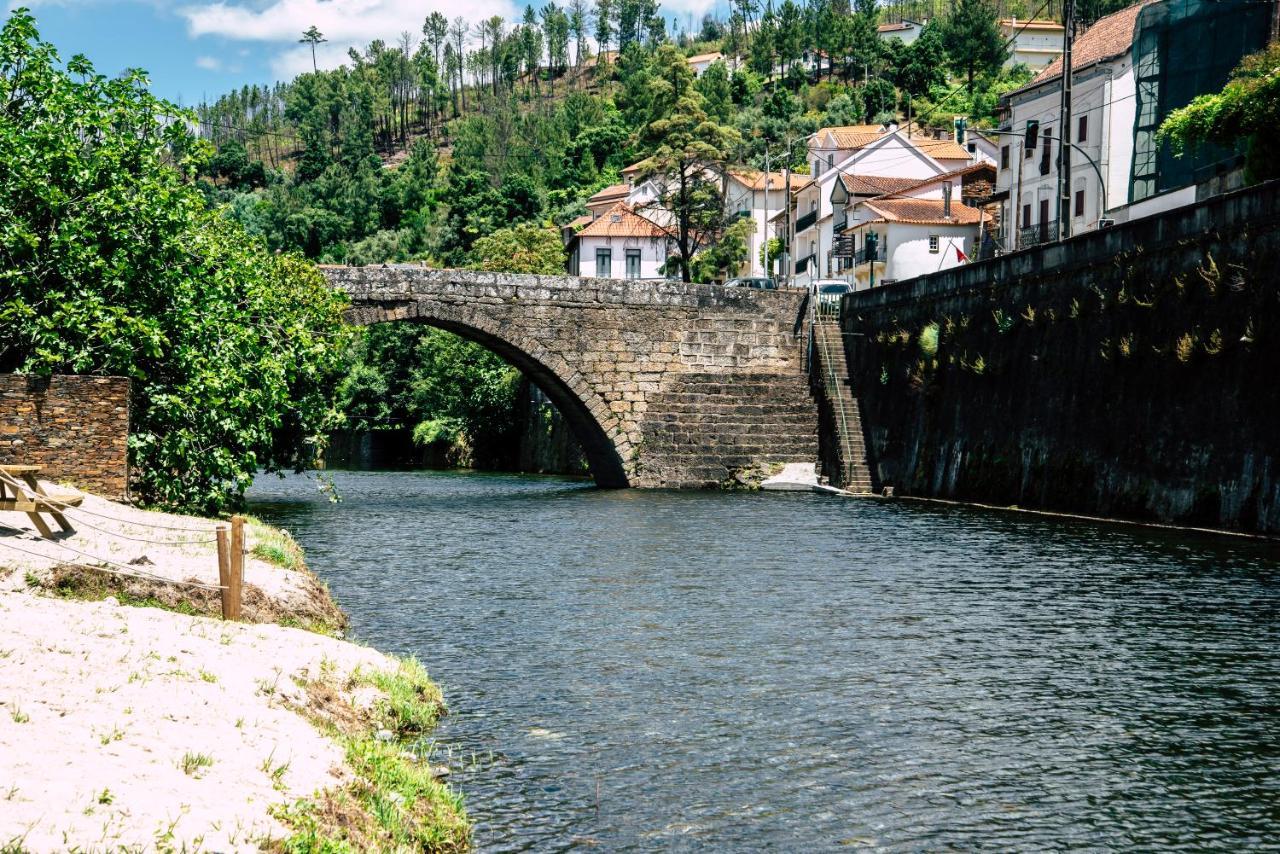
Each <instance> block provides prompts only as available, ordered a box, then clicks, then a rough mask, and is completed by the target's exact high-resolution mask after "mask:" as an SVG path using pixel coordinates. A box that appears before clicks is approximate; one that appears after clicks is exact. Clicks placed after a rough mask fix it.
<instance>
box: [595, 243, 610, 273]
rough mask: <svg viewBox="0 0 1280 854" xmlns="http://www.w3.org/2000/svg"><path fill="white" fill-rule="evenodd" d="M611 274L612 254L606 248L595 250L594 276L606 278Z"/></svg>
mask: <svg viewBox="0 0 1280 854" xmlns="http://www.w3.org/2000/svg"><path fill="white" fill-rule="evenodd" d="M612 274H613V256H612V255H611V254H610V252H609V250H608V249H597V250H596V278H598V279H607V278H609V276H610V275H612Z"/></svg>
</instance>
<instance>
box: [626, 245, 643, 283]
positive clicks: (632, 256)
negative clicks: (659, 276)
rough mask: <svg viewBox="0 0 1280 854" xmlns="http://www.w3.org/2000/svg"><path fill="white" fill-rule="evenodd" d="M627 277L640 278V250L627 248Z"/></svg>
mask: <svg viewBox="0 0 1280 854" xmlns="http://www.w3.org/2000/svg"><path fill="white" fill-rule="evenodd" d="M627 278H628V279H638V278H640V250H639V249H628V250H627Z"/></svg>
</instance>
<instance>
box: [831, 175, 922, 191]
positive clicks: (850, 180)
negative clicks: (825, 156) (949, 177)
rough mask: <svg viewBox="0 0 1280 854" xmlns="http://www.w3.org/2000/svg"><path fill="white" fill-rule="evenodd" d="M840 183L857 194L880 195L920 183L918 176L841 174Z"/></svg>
mask: <svg viewBox="0 0 1280 854" xmlns="http://www.w3.org/2000/svg"><path fill="white" fill-rule="evenodd" d="M840 183H842V184H844V188H845V189H846V190H847V191H849V192H850V193H852V194H853V195H855V196H879V195H882V194H884V193H896V192H899V191H901V190H905V189H907V188H908V187H914V186H916V185H917V184H919V183H920V181H919V179H918V178H893V177H890V176H888V175H845V174H841V175H840Z"/></svg>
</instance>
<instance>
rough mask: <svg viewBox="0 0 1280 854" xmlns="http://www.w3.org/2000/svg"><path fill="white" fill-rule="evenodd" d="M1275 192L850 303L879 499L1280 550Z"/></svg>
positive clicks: (1221, 200)
mask: <svg viewBox="0 0 1280 854" xmlns="http://www.w3.org/2000/svg"><path fill="white" fill-rule="evenodd" d="M1278 191H1280V183H1274V182H1273V183H1272V184H1269V185H1264V186H1260V187H1255V188H1252V189H1249V190H1244V191H1240V192H1236V193H1232V194H1230V195H1226V196H1219V197H1216V198H1214V199H1211V200H1209V201H1207V202H1203V203H1200V204H1198V205H1195V206H1192V207H1188V208H1182V209H1179V210H1176V211H1171V212H1168V213H1165V214H1161V215H1159V216H1154V217H1149V218H1146V219H1143V220H1138V221H1135V222H1132V223H1128V224H1125V225H1121V226H1117V227H1116V228H1113V229H1107V230H1104V231H1098V232H1091V233H1089V234H1085V235H1081V236H1078V237H1075V238H1073V239H1071V240H1069V241H1066V242H1064V243H1059V244H1054V245H1051V246H1049V247H1048V248H1045V249H1043V250H1028V251H1026V252H1019V253H1015V254H1013V255H1009V256H1005V257H1002V258H998V259H995V260H993V261H987V262H983V263H979V264H971V265H966V266H964V267H959V268H956V269H954V270H950V271H947V272H944V273H940V274H937V275H933V276H928V277H923V278H919V279H914V280H911V281H906V282H901V283H899V284H896V285H892V286H889V287H884V288H880V289H878V290H874V291H867V292H860V293H857V294H854V295H851V296H849V297H846V299H845V301H844V304H843V306H842V324H843V329H844V331H845V333H846V337H845V342H846V349H847V352H848V356H849V363H850V375H851V377H852V379H853V384H854V388H855V391H856V393H857V394H858V395H859V397H860V399H861V402H862V407H863V408H862V412H863V423H864V427H865V431H866V434H867V438H868V442H869V448H870V452H871V457H872V464H873V466H874V467H875V469H876V474H877V480H878V481H879V482H883V483H885V484H889V485H892V486H894V487H896V488H897V490H898V491H899V492H900V493H903V494H908V495H922V496H935V497H945V498H953V499H961V500H970V501H981V502H991V503H996V504H1006V505H1007V504H1017V505H1020V506H1024V507H1036V508H1044V509H1050V510H1058V511H1067V512H1076V513H1084V514H1091V515H1103V516H1114V517H1124V518H1132V519H1140V520H1150V521H1159V522H1169V523H1177V524H1185V525H1199V526H1208V527H1217V528H1230V529H1237V530H1243V531H1251V532H1263V533H1268V534H1280V384H1277V383H1276V381H1275V378H1276V377H1277V376H1280V192H1278ZM935 326H936V332H937V349H936V351H932V352H931V349H932V345H931V344H930V343H929V339H930V337H931V334H932V333H930V332H928V331H926V330H929V329H930V328H931V327H935ZM922 333H924V334H923V336H922Z"/></svg>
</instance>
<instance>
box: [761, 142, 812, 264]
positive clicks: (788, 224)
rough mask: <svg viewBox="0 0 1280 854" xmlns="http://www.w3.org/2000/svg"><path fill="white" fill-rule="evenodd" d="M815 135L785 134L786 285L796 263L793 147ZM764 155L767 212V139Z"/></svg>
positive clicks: (783, 169) (767, 205) (766, 209)
mask: <svg viewBox="0 0 1280 854" xmlns="http://www.w3.org/2000/svg"><path fill="white" fill-rule="evenodd" d="M813 137H814V134H806V135H805V136H801V137H796V138H795V139H792V138H791V135H790V134H784V135H783V167H782V174H783V176H784V180H783V184H784V186H783V198H782V204H783V211H784V212H785V213H786V219H785V220H784V222H785V223H786V226H785V234H784V239H783V249H782V252H783V258H784V259H785V263H784V265H783V266H784V269H783V272H782V275H781V277H780V278H781V279H782V284H786V285H790V284H791V280H792V278H794V265H795V259H794V258H793V257H792V253H791V244H792V243H793V242H794V236H793V235H792V234H791V226H792V222H791V149H793V148H795V146H796V143H798V142H808V141H809V140H810V139H812V138H813ZM764 156H765V172H764V174H765V192H764V205H765V211H766V213H767V211H768V210H769V190H768V186H769V177H768V176H769V167H768V163H769V141H768V140H767V139H766V140H765V143H764ZM765 245H766V246H768V234H767V232H766V237H765ZM766 252H767V250H766Z"/></svg>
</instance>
